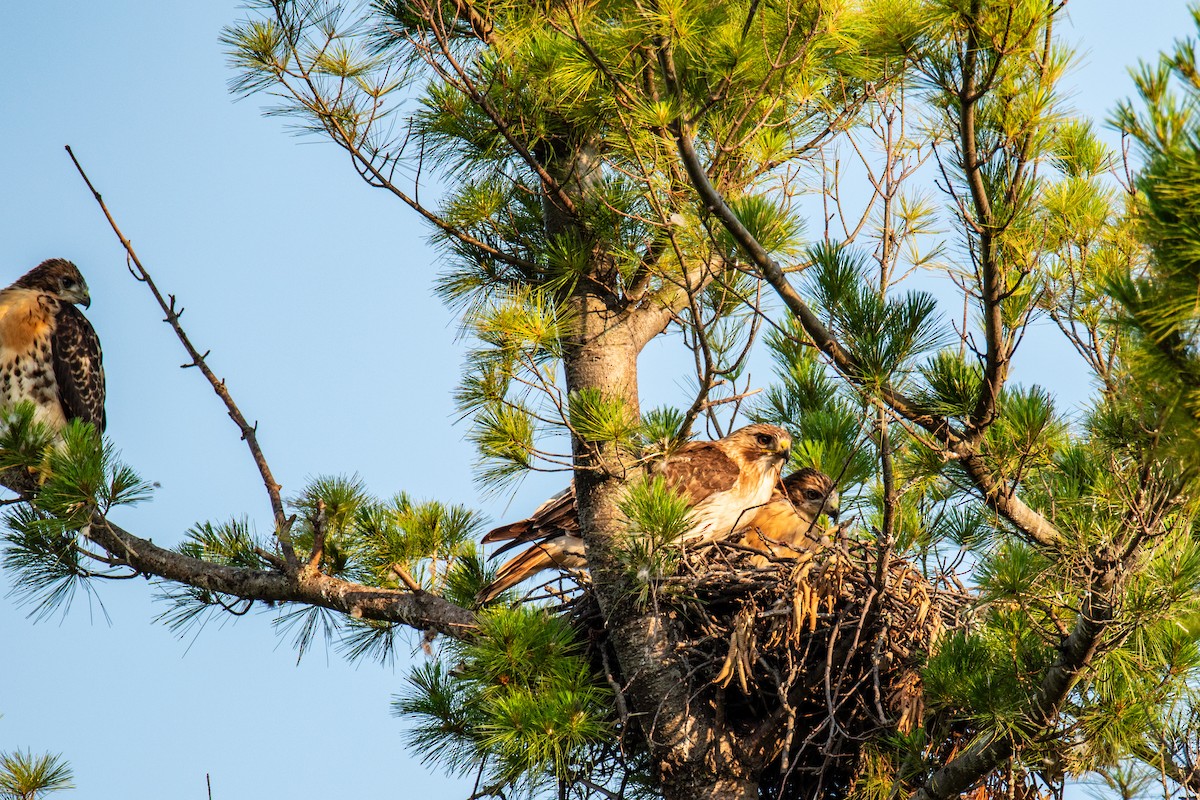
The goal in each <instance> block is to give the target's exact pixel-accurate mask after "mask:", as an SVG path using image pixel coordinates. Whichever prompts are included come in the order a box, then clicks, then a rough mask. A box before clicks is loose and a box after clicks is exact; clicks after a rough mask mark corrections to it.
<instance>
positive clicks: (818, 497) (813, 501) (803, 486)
mask: <svg viewBox="0 0 1200 800" xmlns="http://www.w3.org/2000/svg"><path fill="white" fill-rule="evenodd" d="M783 488H784V489H785V490H786V491H787V496H788V499H789V500H791V501H792V505H794V506H795V507H796V511H797V512H798V513H800V514H801V515H802V516H804V517H805V518H806V519H811V520H815V519H816V518H817V517H819V516H821V515H822V514H828V515H829V518H830V519H831V520H833V521H834V522H836V521H837V518H838V493H837V488H836V487H834V485H833V479H831V478H830V477H829V476H828V475H826V474H825V473H824V472H821V471H819V470H815V469H813V468H812V467H805V468H804V469H801V470H797V471H796V472H793V473H792V474H791V475H788V476H787V477H786V478H784V479H783Z"/></svg>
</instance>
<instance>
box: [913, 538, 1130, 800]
mask: <svg viewBox="0 0 1200 800" xmlns="http://www.w3.org/2000/svg"><path fill="white" fill-rule="evenodd" d="M1092 571H1093V576H1092V581H1091V587H1090V589H1089V590H1088V594H1087V595H1086V597H1085V598H1084V601H1083V605H1082V607H1081V609H1080V614H1079V619H1078V620H1076V622H1075V627H1074V628H1073V629H1072V630H1071V633H1070V635H1069V636H1067V637H1066V638H1065V639H1063V641H1062V642H1061V643H1060V644H1059V647H1058V650H1059V655H1058V658H1057V659H1055V661H1054V663H1053V664H1051V665H1050V666H1049V668H1047V670H1046V673H1045V675H1043V676H1042V682H1041V686H1040V687H1039V688H1038V693H1037V696H1036V697H1035V698H1034V700H1033V703H1032V705H1031V706H1030V709H1029V711H1028V714H1027V720H1028V721H1027V723H1026V725H1025V726H1024V730H1022V731H1021V734H1022V735H1024V736H1026V737H1032V736H1036V735H1037V734H1038V733H1039V732H1041V731H1045V730H1048V729H1049V728H1050V727H1051V726H1053V725H1054V723H1055V721H1056V719H1057V717H1058V714H1059V711H1060V710H1061V709H1062V706H1063V703H1064V702H1065V701H1066V699H1067V696H1068V695H1069V694H1070V692H1071V689H1072V688H1073V687H1074V686H1075V682H1076V681H1077V680H1078V679H1079V676H1080V674H1082V672H1083V671H1084V670H1085V669H1087V667H1088V666H1089V665H1090V664H1091V663H1092V661H1093V660H1094V659H1095V656H1096V653H1097V651H1098V650H1099V645H1100V639H1101V637H1102V636H1103V635H1104V634H1105V632H1106V631H1107V630H1108V628H1109V625H1110V624H1111V623H1112V621H1113V601H1112V598H1113V595H1114V594H1115V593H1116V591H1117V585H1118V576H1119V574H1120V573H1119V566H1118V564H1116V563H1112V562H1105V560H1104V559H1102V558H1097V559H1096V563H1094V564H1093V565H1092ZM1015 744H1016V742H1015V740H1014V736H1013V735H1007V736H998V737H996V738H992V739H981V740H979V741H977V742H976V743H974V744H973V745H971V746H970V747H968V748H967V749H966V750H964V751H963V752H962V753H961V754H959V755H958V756H956V757H955V758H953V759H951V760H950V761H949V763H947V764H946V765H945V766H943V767H942V768H941V769H939V770H938V771H937V772H935V773H934V774H933V775H932V777H930V779H929V780H928V781H927V782H926V783H925V785H924V786H922V787H921V788H920V789H918V790H917V792H916V793H915V794H914V795H913V800H952V799H953V798H956V797H958V796H959V795H961V794H962V793H963V792H966V791H967V790H968V789H970V788H971V787H972V786H974V785H975V784H977V783H978V782H979V781H981V780H982V779H983V778H984V777H986V776H987V774H988V773H990V772H991V771H993V770H994V769H996V767H998V766H999V765H1000V763H1001V762H1002V761H1004V760H1005V759H1006V758H1008V757H1009V756H1010V755H1012V753H1013V748H1014V745H1015Z"/></svg>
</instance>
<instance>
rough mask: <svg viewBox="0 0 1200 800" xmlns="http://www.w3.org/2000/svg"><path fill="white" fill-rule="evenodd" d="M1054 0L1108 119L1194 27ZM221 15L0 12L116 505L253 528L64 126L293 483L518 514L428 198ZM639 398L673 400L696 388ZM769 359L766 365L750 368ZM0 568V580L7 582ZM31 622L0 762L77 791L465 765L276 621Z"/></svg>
mask: <svg viewBox="0 0 1200 800" xmlns="http://www.w3.org/2000/svg"><path fill="white" fill-rule="evenodd" d="M1130 5H1131V4H1129V3H1126V2H1119V0H1093V2H1082V1H1081V0H1076V2H1073V3H1071V5H1070V21H1069V22H1068V23H1067V24H1066V25H1064V26H1063V28H1062V30H1063V32H1064V35H1065V36H1066V38H1067V39H1068V40H1069V41H1072V42H1076V43H1078V44H1079V45H1080V63H1079V66H1078V67H1077V68H1076V69H1075V71H1074V72H1073V73H1072V75H1071V76H1070V78H1069V79H1068V83H1069V84H1071V85H1073V86H1075V87H1076V89H1075V92H1074V96H1073V97H1074V103H1075V105H1076V106H1077V107H1078V108H1079V109H1081V110H1082V111H1084V112H1086V113H1089V114H1092V115H1093V116H1098V117H1101V118H1102V117H1104V116H1105V115H1106V114H1107V113H1108V111H1109V110H1110V109H1111V107H1112V104H1113V103H1114V102H1115V101H1116V100H1117V99H1118V98H1120V97H1123V96H1126V95H1128V94H1129V93H1130V90H1131V83H1130V81H1129V79H1128V77H1127V74H1126V68H1127V66H1129V65H1131V64H1133V63H1135V62H1136V60H1137V59H1138V58H1152V57H1153V56H1154V54H1155V53H1156V52H1157V51H1158V50H1159V49H1160V48H1163V47H1166V46H1168V45H1169V43H1170V42H1171V40H1172V39H1173V38H1174V37H1176V36H1179V35H1184V34H1190V33H1192V28H1191V23H1190V19H1189V17H1188V15H1187V12H1186V9H1185V6H1184V4H1183V3H1182V2H1175V0H1149V2H1145V3H1142V4H1138V10H1137V12H1136V13H1130V10H1129V9H1130ZM243 13H244V12H243V11H242V10H240V9H239V8H238V6H237V5H236V4H234V3H229V2H206V3H187V4H175V3H170V4H168V3H152V2H148V0H147V1H145V2H142V1H140V0H139V1H136V2H135V1H134V0H127V1H125V2H107V3H77V2H67V1H66V0H43V2H38V3H20V4H13V5H12V6H11V7H10V8H7V9H6V10H5V21H4V27H5V29H6V30H5V32H6V35H5V37H4V38H5V55H6V63H7V64H8V67H7V69H6V73H7V74H8V76H9V77H8V78H7V79H6V80H5V81H4V82H3V83H2V84H0V110H2V111H0V113H2V114H3V118H4V123H3V125H2V126H0V130H3V133H0V143H2V144H3V146H2V147H0V186H2V187H3V189H4V191H3V194H2V195H0V285H3V284H5V283H7V282H8V281H10V280H11V279H12V278H15V277H17V276H18V275H20V274H21V273H23V272H25V271H26V270H27V269H29V268H31V267H33V266H34V265H36V264H37V263H38V262H40V261H41V260H43V259H45V258H49V257H54V256H60V257H66V258H70V259H71V260H73V261H75V262H76V263H77V264H78V265H79V266H80V268H81V269H82V271H83V272H84V275H85V276H86V277H87V279H88V282H89V284H90V285H91V288H92V296H93V306H92V308H91V310H90V312H89V316H90V318H91V319H92V320H93V323H94V324H95V326H96V328H97V329H98V331H99V333H100V336H101V338H102V340H103V342H104V348H105V363H106V368H107V372H108V383H109V400H108V414H109V435H110V436H111V438H112V439H113V440H114V442H115V443H116V444H117V446H118V447H119V448H120V449H121V451H122V453H123V456H124V458H125V460H126V461H128V462H129V463H130V464H132V465H133V466H134V467H135V468H136V469H138V470H139V471H140V472H141V474H142V475H143V476H145V477H147V478H149V479H152V480H156V481H158V482H159V483H160V484H161V488H160V489H159V490H158V492H157V494H156V497H155V499H154V501H153V502H151V503H149V504H147V505H145V506H142V507H139V508H136V509H132V510H124V511H122V512H121V514H120V517H119V519H118V521H119V522H121V523H122V524H124V525H126V526H127V527H129V528H130V529H131V530H133V531H135V532H137V533H138V534H140V535H142V536H147V537H150V538H153V539H154V540H155V541H156V542H159V543H172V542H175V541H177V540H178V538H179V537H180V535H181V533H182V531H183V530H185V529H186V528H187V527H188V526H190V525H191V524H193V523H194V522H196V521H199V520H222V519H228V518H230V517H236V516H242V515H246V516H248V517H249V518H250V519H251V520H253V521H254V522H256V523H257V526H258V529H259V530H260V531H265V530H268V529H269V522H268V520H269V509H268V507H267V503H266V498H265V495H264V493H263V491H262V487H261V484H260V482H259V480H258V476H257V473H256V472H255V470H254V467H253V464H252V463H251V461H250V459H249V457H248V456H247V453H246V451H245V447H244V445H243V444H242V443H241V442H240V441H239V440H238V437H237V433H236V431H235V429H234V427H233V426H232V424H231V423H230V422H229V420H228V419H227V418H226V416H225V414H224V412H223V409H222V408H221V406H220V405H219V403H218V401H217V399H216V398H215V397H214V396H213V394H212V392H211V390H210V389H209V388H208V387H207V385H206V384H204V383H203V381H202V380H201V379H200V376H199V375H197V374H196V372H195V371H194V370H181V369H179V365H180V364H181V363H182V362H183V361H184V354H183V352H182V349H181V348H180V346H179V344H178V342H177V341H176V340H175V339H174V337H173V336H172V334H171V332H170V330H169V329H168V328H167V326H165V325H164V324H162V322H161V314H160V313H159V311H158V309H157V308H156V307H155V306H154V305H153V301H152V298H151V297H150V295H149V294H148V293H147V292H146V291H145V289H144V288H143V287H142V286H141V285H139V284H137V283H136V282H135V281H133V279H132V278H131V277H130V276H129V274H128V273H127V272H126V270H125V266H124V261H123V253H122V251H121V250H120V248H119V246H118V244H117V242H116V240H115V238H114V237H113V235H112V233H111V232H110V231H109V229H108V227H107V224H106V223H105V221H104V219H103V217H102V216H101V214H100V212H99V210H98V208H97V207H96V205H95V203H94V201H93V200H92V198H91V197H90V196H89V194H88V193H87V192H86V190H85V188H84V186H83V185H82V183H81V181H80V180H79V178H78V176H77V175H76V174H75V172H74V169H73V167H72V166H71V164H70V161H69V160H68V159H67V157H66V154H65V153H64V151H63V149H62V147H63V145H64V144H70V145H72V147H73V148H74V150H75V152H76V154H77V155H78V157H79V158H80V159H81V161H82V162H83V164H84V166H85V168H86V169H87V170H88V171H89V173H90V175H91V177H92V179H93V181H94V182H95V183H96V184H97V186H98V188H99V189H100V191H101V192H103V194H104V197H105V200H106V201H107V203H108V204H109V207H110V209H111V210H112V212H113V213H114V214H115V216H116V218H117V220H118V222H119V224H121V225H122V227H123V229H124V232H125V234H126V235H127V236H128V237H129V238H130V239H132V241H133V243H134V247H135V248H136V249H137V251H138V253H139V255H140V256H141V258H142V260H143V262H144V263H145V264H146V265H147V266H148V268H149V269H150V270H151V272H152V273H153V274H154V276H155V278H156V279H157V280H158V281H159V283H160V285H161V286H162V288H163V289H164V290H165V291H168V292H172V293H175V294H176V295H178V296H179V298H180V302H181V303H182V304H183V305H184V306H186V307H187V309H188V311H187V313H186V314H185V316H184V322H185V324H186V325H187V327H188V329H189V332H190V333H191V335H192V336H193V338H194V340H195V341H196V343H197V345H198V346H199V347H200V348H201V349H202V350H205V349H210V348H211V350H212V356H211V364H212V366H213V368H214V369H215V370H216V371H217V372H218V374H220V375H222V376H223V377H225V378H226V379H227V380H228V384H229V386H230V388H231V390H232V391H233V393H234V395H235V397H236V398H237V400H238V402H239V403H240V404H241V406H242V409H243V411H244V412H245V413H246V414H247V416H249V417H250V418H251V419H258V420H260V421H261V426H260V437H261V440H262V444H263V447H264V449H265V450H266V453H267V456H268V458H269V459H270V461H271V464H272V467H273V469H274V470H275V473H276V476H277V478H278V479H279V480H280V482H281V483H282V484H283V485H284V490H285V493H289V494H294V493H296V492H298V491H299V489H300V488H301V486H302V485H303V483H304V481H305V479H306V478H308V477H310V476H314V475H318V474H327V473H346V472H358V473H359V474H360V475H361V476H362V477H363V478H364V479H365V481H366V482H367V484H368V485H369V486H370V487H371V489H372V490H374V491H376V492H377V493H380V494H383V495H388V494H391V493H393V492H396V491H400V490H405V491H408V492H409V493H410V494H412V495H414V496H416V497H418V498H437V499H441V500H444V501H450V502H459V503H464V504H467V505H470V506H472V507H476V508H481V509H483V510H484V511H486V512H487V513H488V514H490V515H491V516H492V518H493V519H500V518H509V517H514V516H519V515H523V514H524V513H525V512H526V511H528V510H530V509H531V508H532V507H533V506H534V505H536V504H537V502H539V501H540V500H541V499H543V498H544V497H545V496H546V495H547V494H548V493H549V492H551V491H553V489H554V488H556V487H557V485H558V483H560V482H561V479H559V480H556V479H554V478H543V479H538V480H530V481H528V482H526V484H525V485H524V486H523V487H522V489H521V491H520V492H519V493H518V494H517V496H516V497H515V499H513V500H512V501H511V505H507V498H500V499H490V500H489V499H488V498H482V497H479V496H478V494H477V492H476V491H475V488H474V487H473V485H472V482H471V463H472V452H471V449H470V447H469V446H468V445H467V444H466V443H465V442H464V441H463V434H464V428H463V427H462V426H456V425H455V424H454V419H453V417H452V410H451V407H450V392H451V390H452V389H453V387H454V384H455V382H456V380H457V377H458V371H459V365H460V362H461V359H462V348H461V345H460V343H457V342H456V341H455V338H456V326H455V321H454V319H453V317H452V315H451V314H450V312H449V311H447V310H446V309H444V308H443V307H442V306H441V305H439V304H438V302H437V301H436V300H435V299H434V298H433V297H432V294H431V291H430V286H431V281H432V278H433V276H434V274H435V272H436V270H437V263H436V259H435V257H434V256H433V254H432V253H431V252H430V251H429V250H428V248H427V247H426V246H425V231H424V229H423V228H422V227H421V226H420V225H419V224H418V222H417V220H416V218H415V216H414V215H413V214H412V213H410V212H409V211H408V210H407V209H406V208H404V207H402V206H401V205H400V204H399V203H398V202H397V201H395V200H394V199H393V198H391V197H389V196H387V195H385V194H383V193H381V192H378V191H376V190H372V189H370V188H369V187H367V186H366V185H365V184H363V183H362V182H361V181H360V180H359V179H358V177H357V176H356V175H355V174H354V172H353V170H352V169H351V168H350V164H349V163H348V160H347V159H346V158H345V156H344V155H343V154H342V153H341V151H339V150H337V149H336V148H334V147H332V146H331V145H328V144H325V143H323V142H320V141H317V140H313V139H305V138H296V137H294V136H292V135H291V134H289V133H287V132H286V131H285V129H284V126H283V124H282V123H281V121H280V120H278V119H268V118H264V117H263V116H261V114H260V108H259V102H258V101H257V100H256V99H251V100H248V101H240V102H235V101H234V100H233V98H232V97H231V96H230V95H229V93H228V91H227V88H226V83H227V81H228V80H229V78H231V77H232V73H231V72H230V70H229V69H228V68H227V66H226V64H225V58H224V55H223V53H222V51H221V47H220V45H219V43H218V41H217V37H218V35H219V33H220V30H221V28H222V26H224V25H227V24H229V23H231V22H233V21H235V20H236V19H238V18H240V17H241V16H242V15H243ZM1019 358H1020V360H1019V363H1018V367H1017V369H1018V372H1017V375H1018V377H1020V378H1021V379H1023V380H1026V381H1037V382H1042V383H1045V384H1047V385H1048V386H1050V387H1051V389H1052V390H1053V391H1058V392H1060V393H1061V395H1062V396H1063V397H1064V399H1065V400H1066V401H1067V402H1068V403H1078V402H1079V399H1080V398H1082V397H1083V396H1084V394H1085V392H1086V378H1085V377H1084V373H1083V371H1082V369H1080V368H1079V366H1078V364H1077V363H1075V362H1074V361H1073V359H1074V358H1075V357H1074V355H1073V354H1071V353H1070V352H1069V351H1068V350H1067V349H1065V348H1062V347H1059V346H1056V345H1054V344H1053V337H1051V336H1049V335H1048V331H1041V332H1039V334H1038V335H1037V336H1035V337H1034V338H1033V339H1031V340H1030V342H1027V343H1026V345H1025V346H1024V348H1023V352H1022V354H1021V356H1020V357H1019ZM663 371H664V373H665V374H664V375H663V376H662V377H659V378H658V379H657V380H656V382H655V383H648V384H647V385H646V387H645V388H646V391H647V392H648V393H654V394H656V395H659V396H664V397H666V396H669V395H670V393H671V392H672V391H673V390H674V387H675V386H676V385H677V384H676V381H677V380H678V379H682V378H683V377H684V373H682V372H681V373H680V374H679V375H678V376H675V375H671V374H670V370H669V369H667V370H663ZM765 377H766V376H764V378H765ZM9 580H10V579H9V577H8V576H6V575H3V574H0V592H3V591H4V590H6V589H7V588H8V587H9V586H10V583H9ZM98 589H99V596H100V598H101V599H102V600H103V604H104V607H105V609H107V613H108V615H109V617H111V622H106V621H105V616H104V614H103V613H102V612H101V611H100V608H99V606H98V605H97V604H96V602H95V601H92V602H91V603H90V604H89V602H88V600H87V598H86V597H81V598H79V599H78V601H77V602H76V604H75V606H74V607H73V608H72V610H71V611H70V613H69V614H67V615H66V616H65V617H57V616H56V617H54V618H53V619H51V620H49V621H45V622H42V623H39V624H34V623H33V622H32V621H31V620H29V619H27V618H26V617H25V613H26V611H25V610H22V609H18V608H16V607H15V606H14V603H13V602H12V601H11V600H7V601H0V634H2V635H3V641H4V643H5V646H4V648H3V650H2V651H0V652H3V661H4V667H3V672H2V673H0V675H2V676H3V680H2V681H0V714H2V715H3V716H2V717H0V750H10V749H13V748H15V747H22V748H32V749H34V750H35V751H45V750H50V751H55V752H61V753H63V754H64V755H65V756H66V757H67V758H68V759H69V760H70V762H71V764H72V765H73V767H74V769H75V774H76V783H77V786H78V789H76V790H75V791H74V792H72V793H70V794H69V795H66V796H70V797H78V798H81V799H82V798H108V797H122V798H127V799H128V800H143V799H144V800H150V798H155V799H156V800H157V798H162V797H169V798H186V797H196V798H202V797H204V796H205V783H204V776H205V773H210V774H211V775H212V781H213V796H214V797H215V798H217V800H235V799H237V798H270V797H282V796H287V797H291V798H296V799H297V800H303V799H304V798H317V797H329V796H357V797H389V796H390V797H412V796H416V795H417V794H418V793H424V794H426V796H429V797H465V796H466V795H467V794H468V793H469V788H468V787H467V785H466V784H465V783H462V782H456V781H453V780H451V779H448V778H446V777H445V776H443V775H441V774H440V773H438V772H436V771H430V770H429V769H427V768H426V767H424V766H422V765H420V764H419V763H417V762H416V761H415V760H414V759H413V758H412V757H411V755H410V754H409V753H407V751H406V750H405V749H404V747H403V745H402V742H401V731H402V723H401V722H399V721H398V720H396V719H395V718H393V717H391V716H390V714H389V701H390V699H391V696H392V695H393V694H394V693H395V692H396V691H398V690H399V688H400V686H401V683H402V680H403V676H404V674H405V673H406V671H407V668H406V666H405V665H404V664H401V665H398V666H397V667H396V668H395V669H391V668H380V667H378V666H377V665H374V664H371V663H366V664H362V665H359V666H357V667H355V666H352V665H348V664H346V663H345V662H344V661H343V660H342V659H341V658H340V657H339V656H337V655H336V654H333V653H331V654H329V655H328V656H326V654H325V653H324V652H322V651H321V650H320V649H318V650H317V651H316V652H315V653H313V654H311V655H309V656H308V657H306V659H305V660H304V661H303V662H302V663H301V664H300V665H299V666H297V665H296V663H295V662H296V658H295V653H294V651H293V650H292V649H291V648H290V646H289V645H288V644H287V642H286V641H283V640H281V639H280V638H279V637H278V636H276V635H275V634H274V633H273V632H272V630H271V627H270V625H269V618H268V617H266V616H263V615H258V616H254V615H252V616H250V617H247V618H245V619H242V620H240V621H238V622H236V623H233V622H229V623H227V624H225V625H212V626H210V627H209V628H208V629H207V630H205V631H204V632H203V633H202V634H201V635H200V636H199V637H198V638H197V639H195V641H192V640H191V639H184V640H181V639H179V638H177V637H176V636H175V635H174V634H173V633H171V632H170V631H169V630H168V629H167V628H166V627H164V626H162V625H160V624H154V623H153V622H152V620H153V618H154V616H155V615H156V614H157V613H159V612H160V611H161V610H162V609H163V606H161V605H158V604H154V603H152V602H151V594H152V590H151V587H150V586H148V585H147V584H146V583H145V582H143V581H141V580H137V581H129V582H122V583H117V584H113V585H101V586H99V587H98Z"/></svg>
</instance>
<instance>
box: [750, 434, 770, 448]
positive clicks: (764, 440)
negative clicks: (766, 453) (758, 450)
mask: <svg viewBox="0 0 1200 800" xmlns="http://www.w3.org/2000/svg"><path fill="white" fill-rule="evenodd" d="M754 438H755V440H757V441H758V443H759V445H761V446H762V447H770V446H771V445H773V444H775V437H774V436H771V435H769V434H766V433H760V434H758V435H757V436H755V437H754Z"/></svg>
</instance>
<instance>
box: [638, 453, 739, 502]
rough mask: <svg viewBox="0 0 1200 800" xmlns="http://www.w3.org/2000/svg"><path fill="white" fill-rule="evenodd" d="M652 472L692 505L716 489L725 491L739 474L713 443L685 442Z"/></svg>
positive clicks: (735, 466)
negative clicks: (661, 477) (663, 479)
mask: <svg viewBox="0 0 1200 800" xmlns="http://www.w3.org/2000/svg"><path fill="white" fill-rule="evenodd" d="M655 472H656V473H657V474H659V475H662V476H663V478H665V479H666V481H667V483H668V484H669V485H670V486H671V487H672V488H673V489H675V491H677V492H679V493H680V494H682V495H683V496H684V498H685V499H686V500H687V501H688V503H690V504H691V505H692V506H698V505H700V503H701V502H703V501H704V500H706V499H708V498H709V497H710V496H712V495H714V494H716V493H717V492H726V491H729V490H730V489H732V488H733V486H734V485H735V484H736V483H737V480H738V476H739V475H740V474H741V470H740V469H739V468H738V465H737V464H735V463H734V461H733V459H731V458H730V457H729V456H727V455H726V454H725V452H724V451H723V450H722V449H721V447H720V445H718V444H717V443H716V442H688V443H687V444H685V445H684V446H683V447H681V448H679V449H678V450H677V451H676V452H674V453H672V454H671V455H670V456H669V457H668V458H667V459H666V460H665V461H662V462H660V463H659V465H658V466H657V467H656V468H655Z"/></svg>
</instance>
